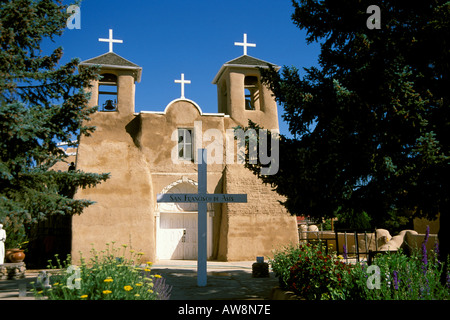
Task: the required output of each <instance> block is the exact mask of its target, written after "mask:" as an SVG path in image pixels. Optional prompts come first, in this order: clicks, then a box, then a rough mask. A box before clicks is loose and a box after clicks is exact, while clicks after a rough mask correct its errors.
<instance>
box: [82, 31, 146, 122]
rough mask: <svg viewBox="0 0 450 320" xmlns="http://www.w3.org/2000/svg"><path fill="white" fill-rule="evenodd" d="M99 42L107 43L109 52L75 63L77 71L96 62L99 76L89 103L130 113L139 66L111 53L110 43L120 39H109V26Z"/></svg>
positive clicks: (103, 108)
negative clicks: (98, 67) (106, 35)
mask: <svg viewBox="0 0 450 320" xmlns="http://www.w3.org/2000/svg"><path fill="white" fill-rule="evenodd" d="M99 41H104V42H109V52H107V53H105V54H102V55H101V56H98V57H95V58H92V59H89V60H86V61H83V62H81V63H80V64H79V68H80V70H81V69H82V68H85V67H88V66H95V65H100V79H99V80H97V81H93V83H92V88H91V89H90V90H91V100H90V102H89V106H90V107H95V106H98V107H99V109H98V111H100V112H118V113H119V114H124V115H125V114H133V113H134V107H135V83H136V82H140V81H141V75H142V68H141V67H139V66H138V65H136V64H134V63H133V62H130V61H128V60H127V59H125V58H122V57H121V56H119V55H118V54H116V53H114V52H113V47H112V45H113V43H122V40H115V39H113V38H112V30H111V29H110V30H109V39H101V38H100V39H99Z"/></svg>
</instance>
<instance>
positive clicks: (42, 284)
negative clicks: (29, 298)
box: [36, 270, 52, 290]
mask: <svg viewBox="0 0 450 320" xmlns="http://www.w3.org/2000/svg"><path fill="white" fill-rule="evenodd" d="M36 284H37V287H38V288H39V289H42V290H43V289H50V288H51V287H52V286H51V284H50V276H49V275H48V274H47V271H45V270H42V271H39V275H38V277H37V280H36Z"/></svg>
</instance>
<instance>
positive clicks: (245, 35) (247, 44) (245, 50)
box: [234, 33, 256, 56]
mask: <svg viewBox="0 0 450 320" xmlns="http://www.w3.org/2000/svg"><path fill="white" fill-rule="evenodd" d="M234 45H235V46H242V47H244V56H246V55H247V47H256V44H255V43H248V42H247V34H246V33H244V42H235V43H234Z"/></svg>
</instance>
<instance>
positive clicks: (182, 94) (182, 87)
mask: <svg viewBox="0 0 450 320" xmlns="http://www.w3.org/2000/svg"><path fill="white" fill-rule="evenodd" d="M175 83H181V98H184V84H185V83H187V84H190V83H191V80H184V73H182V74H181V80H175Z"/></svg>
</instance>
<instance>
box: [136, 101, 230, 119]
mask: <svg viewBox="0 0 450 320" xmlns="http://www.w3.org/2000/svg"><path fill="white" fill-rule="evenodd" d="M178 101H186V102H189V103H192V104H193V105H194V107H195V108H196V109H197V110H198V112H199V113H200V115H201V116H214V117H229V115H227V114H225V113H210V112H203V111H202V109H201V108H200V106H199V105H198V104H197V103H196V102H195V101H193V100H190V99H186V98H177V99H175V100H172V101H170V102H169V103H168V104H167V106H166V108H165V109H164V111H140V112H135V113H134V114H135V115H139V114H145V113H148V114H166V113H167V110H168V109H169V107H170V106H171V105H172V104H174V103H176V102H178Z"/></svg>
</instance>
